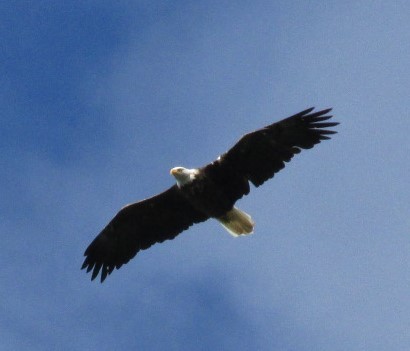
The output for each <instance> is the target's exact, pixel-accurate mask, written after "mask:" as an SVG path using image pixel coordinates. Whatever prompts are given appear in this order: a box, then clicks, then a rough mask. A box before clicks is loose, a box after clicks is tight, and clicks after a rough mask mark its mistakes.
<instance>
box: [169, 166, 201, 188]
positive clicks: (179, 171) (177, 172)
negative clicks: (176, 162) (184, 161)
mask: <svg viewBox="0 0 410 351" xmlns="http://www.w3.org/2000/svg"><path fill="white" fill-rule="evenodd" d="M169 173H170V174H171V175H173V176H174V177H175V179H176V180H177V185H178V186H179V187H181V186H183V185H185V184H188V183H190V182H192V181H193V180H194V179H195V176H196V175H197V174H198V170H197V169H188V168H184V167H174V168H172V169H171V171H170V172H169Z"/></svg>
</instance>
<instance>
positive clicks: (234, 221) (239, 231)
mask: <svg viewBox="0 0 410 351" xmlns="http://www.w3.org/2000/svg"><path fill="white" fill-rule="evenodd" d="M217 219H218V221H219V223H221V224H222V225H223V226H224V228H225V229H226V230H227V231H228V232H229V234H231V235H233V236H235V237H237V236H239V235H247V234H252V233H253V227H254V225H255V222H254V221H253V220H252V218H251V216H249V215H248V214H247V213H245V212H243V211H241V210H240V209H238V208H236V207H234V208H232V210H230V211H229V212H227V213H226V214H224V215H223V216H222V217H219V218H217Z"/></svg>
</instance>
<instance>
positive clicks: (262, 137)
mask: <svg viewBox="0 0 410 351" xmlns="http://www.w3.org/2000/svg"><path fill="white" fill-rule="evenodd" d="M312 111H313V108H309V109H307V110H304V111H302V112H299V113H297V114H295V115H293V116H291V117H288V118H286V119H283V120H281V121H279V122H276V123H273V124H271V125H268V126H266V127H264V128H262V129H258V130H256V131H254V132H251V133H248V134H246V135H244V136H243V137H242V138H241V139H240V140H239V141H238V142H237V143H236V144H235V145H234V146H233V147H232V148H231V149H230V150H228V151H227V152H226V153H225V154H223V155H221V156H220V157H219V158H218V159H217V160H216V161H215V162H213V163H211V164H209V165H207V166H206V167H204V172H205V174H207V175H208V176H210V177H211V178H213V180H214V182H215V183H217V184H218V185H219V186H220V187H223V188H224V189H225V190H226V193H227V195H228V196H229V198H230V200H231V203H232V204H234V203H235V201H237V200H238V199H240V198H241V197H242V196H244V195H246V194H248V193H249V184H248V181H250V182H252V183H253V185H255V186H260V185H262V184H263V183H264V182H265V181H267V180H268V179H270V178H272V177H273V176H274V175H275V174H276V173H277V172H279V171H280V170H281V169H283V168H284V167H285V162H289V161H290V160H291V159H292V157H293V156H294V155H295V154H298V153H299V152H300V151H301V149H310V148H312V147H313V146H314V145H316V144H318V143H320V142H321V141H322V140H327V139H330V137H329V135H331V134H334V133H336V131H334V130H328V129H327V128H329V127H334V126H336V125H338V124H339V123H337V122H329V121H328V120H329V119H330V118H331V117H332V116H330V115H328V113H329V112H330V111H331V109H326V110H322V111H318V112H313V113H312Z"/></svg>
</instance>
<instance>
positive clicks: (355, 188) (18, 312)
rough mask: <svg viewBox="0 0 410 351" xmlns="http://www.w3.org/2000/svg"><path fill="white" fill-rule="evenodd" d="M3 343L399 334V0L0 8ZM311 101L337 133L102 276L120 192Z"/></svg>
mask: <svg viewBox="0 0 410 351" xmlns="http://www.w3.org/2000/svg"><path fill="white" fill-rule="evenodd" d="M0 28H1V30H0V33H1V34H0V44H1V49H2V50H0V62H1V63H0V70H1V71H0V99H1V104H0V106H1V114H0V118H1V126H2V127H1V129H2V133H1V135H2V137H1V138H0V150H1V152H0V164H1V171H0V187H1V200H0V218H1V221H0V232H1V237H2V245H1V249H0V250H1V256H0V259H1V262H2V264H1V267H0V278H1V284H0V299H1V301H2V306H1V313H0V340H2V341H1V344H2V346H1V349H2V350H3V349H4V350H28V349H30V350H56V349H59V350H80V349H82V350H93V349H98V350H122V349H128V348H130V347H131V348H134V349H139V350H212V349H223V350H249V349H257V350H298V351H300V350H302V351H304V350H334V351H338V350H340V351H342V350H343V351H344V350H407V349H408V347H409V345H410V333H409V330H410V317H409V316H410V300H409V295H410V279H409V277H410V219H409V218H410V217H409V210H410V208H409V207H410V206H409V196H410V186H409V181H408V174H409V173H410V160H409V157H408V135H409V133H410V123H409V118H408V117H409V113H408V111H409V91H410V69H409V64H408V63H409V62H410V46H409V45H408V43H409V42H410V4H409V3H408V1H405V0H403V1H378V0H376V1H370V0H367V1H366V0H364V1H345V2H340V1H293V2H291V1H263V0H256V1H255V0H254V1H235V2H234V1H202V2H197V1H136V2H132V1H117V2H115V3H114V2H110V1H98V2H97V1H82V2H75V1H67V2H64V3H63V2H51V1H38V2H35V3H34V2H31V1H28V2H4V4H2V5H0ZM310 106H316V107H318V108H326V107H333V108H334V114H335V116H336V120H338V121H340V122H341V125H340V126H338V130H339V134H338V135H336V136H335V138H334V139H333V140H331V141H329V142H326V143H323V144H321V145H318V146H317V147H316V148H314V149H313V150H309V151H305V152H303V153H302V154H301V155H299V156H298V157H295V158H294V160H293V161H292V162H291V163H290V164H288V165H287V167H286V168H285V169H284V170H283V171H282V172H281V173H280V174H278V175H277V176H276V177H275V179H274V180H272V181H270V182H268V183H267V184H265V185H264V186H263V187H261V188H258V189H254V190H253V191H252V192H251V195H250V196H249V197H247V198H244V199H242V200H241V201H240V202H239V207H241V208H242V209H244V210H245V211H246V212H248V213H251V214H252V216H253V218H254V220H255V221H256V231H255V234H254V235H252V236H250V237H247V238H239V239H233V238H232V237H231V236H230V235H228V234H227V233H226V232H225V231H224V230H223V229H222V228H221V227H220V226H219V224H217V223H215V222H212V221H208V222H206V223H202V224H200V225H197V226H195V227H193V228H192V229H191V230H189V231H187V232H184V233H183V234H181V235H180V236H178V237H177V238H176V239H175V240H173V241H168V242H165V243H163V244H161V245H156V246H154V247H152V248H151V249H150V250H148V251H145V252H141V253H140V254H138V256H137V257H136V258H135V259H134V260H133V261H131V262H130V263H129V264H128V265H126V266H124V267H123V268H121V270H119V271H115V272H114V273H113V274H112V275H111V276H110V277H109V278H108V279H107V281H106V282H105V283H104V284H102V285H101V284H99V283H97V282H90V281H89V275H85V274H84V272H82V271H80V270H79V268H80V266H81V263H82V260H83V257H82V255H83V251H84V249H85V248H86V246H87V245H88V244H89V242H90V241H91V240H92V239H93V238H94V237H95V235H97V234H98V232H99V231H100V230H101V229H102V227H103V226H104V225H105V224H106V223H107V222H108V221H109V220H110V219H111V218H112V216H113V215H114V214H115V213H116V212H117V210H118V209H120V208H121V207H122V206H123V205H124V204H127V203H130V202H134V201H137V200H139V199H142V198H145V197H149V196H151V195H153V194H156V193H158V192H160V191H162V190H164V189H166V188H167V187H169V186H170V185H171V184H173V180H172V179H171V177H170V175H169V169H170V168H172V167H173V166H177V165H183V166H186V167H197V166H201V165H204V164H206V163H208V162H210V161H212V160H213V159H215V158H216V157H217V156H218V155H219V154H221V153H222V152H224V151H225V150H227V149H228V148H229V147H230V146H232V145H233V143H234V142H235V141H236V140H237V139H238V138H239V137H240V136H241V135H242V134H244V133H246V132H248V131H251V130H253V129H256V128H259V127H262V126H264V125H266V124H269V123H271V122H273V121H276V120H279V119H281V118H284V117H287V116H289V115H290V114H293V113H296V112H298V111H300V110H302V109H305V108H307V107H310Z"/></svg>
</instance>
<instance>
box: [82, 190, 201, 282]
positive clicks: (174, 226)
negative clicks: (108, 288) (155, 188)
mask: <svg viewBox="0 0 410 351" xmlns="http://www.w3.org/2000/svg"><path fill="white" fill-rule="evenodd" d="M206 219H208V217H207V216H206V215H204V214H202V213H201V212H198V211H197V210H196V209H194V208H193V207H192V206H191V205H190V204H189V202H188V201H187V200H186V199H185V198H184V196H183V195H182V194H181V193H180V191H179V189H178V187H177V186H176V185H174V186H173V187H171V188H169V189H168V190H166V191H164V192H163V193H161V194H159V195H157V196H154V197H152V198H150V199H147V200H143V201H140V202H137V203H134V204H131V205H128V206H125V207H124V208H123V209H121V210H120V211H119V212H118V213H117V215H116V216H115V217H114V218H113V219H112V220H111V221H110V223H108V225H107V226H106V227H105V228H104V229H103V230H102V231H101V233H100V234H99V235H98V236H97V237H96V238H95V239H94V241H93V242H92V243H91V244H90V245H89V246H88V248H87V249H86V250H85V253H84V256H86V258H85V260H84V263H83V265H82V267H81V269H85V268H86V270H87V272H90V271H91V270H92V274H91V280H94V279H95V278H96V277H97V276H98V274H99V272H100V271H101V282H103V281H104V280H105V278H106V277H107V276H108V275H109V274H111V273H112V271H113V270H114V268H117V269H118V268H120V267H121V266H122V265H123V264H125V263H127V262H128V261H129V260H130V259H132V258H133V257H134V256H135V255H136V254H137V253H138V251H140V250H145V249H147V248H149V247H150V246H151V245H153V244H155V243H161V242H163V241H165V240H170V239H173V238H175V237H176V236H177V235H178V234H179V233H181V232H182V231H184V230H185V229H188V227H190V226H191V225H193V224H194V223H199V222H202V221H205V220H206Z"/></svg>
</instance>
